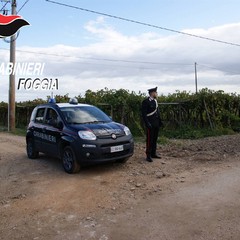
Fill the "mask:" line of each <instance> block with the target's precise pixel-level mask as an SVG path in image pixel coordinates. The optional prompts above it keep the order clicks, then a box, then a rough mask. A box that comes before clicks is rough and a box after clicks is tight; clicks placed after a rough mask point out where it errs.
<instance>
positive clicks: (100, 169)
mask: <svg viewBox="0 0 240 240" xmlns="http://www.w3.org/2000/svg"><path fill="white" fill-rule="evenodd" d="M239 143H240V135H233V136H223V137H217V138H207V139H204V140H194V141H190V140H189V141H171V143H169V144H168V145H164V146H160V147H159V152H161V153H162V159H161V160H155V161H154V162H153V163H148V162H146V161H144V144H140V143H139V144H136V147H135V154H134V156H133V157H132V158H131V160H130V161H129V162H127V163H126V164H125V165H122V164H117V163H114V164H107V165H100V166H92V167H88V168H84V169H82V171H81V172H80V173H79V174H74V175H68V174H66V173H65V172H64V171H63V170H62V167H61V164H60V162H59V160H57V159H53V158H49V157H47V156H45V155H41V156H40V158H39V159H37V160H30V159H28V158H27V157H26V153H25V141H24V138H23V137H18V136H13V135H9V134H6V133H0V181H1V185H0V239H3V240H8V239H35V240H37V239H39V240H41V239H64V240H65V239H80V240H82V239H99V240H110V239H111V240H118V239H119V240H120V239H121V240H125V239H126V240H127V239H128V240H131V239H134V240H135V239H140V240H143V239H151V240H159V239H160V240H161V239H163V240H172V239H180V240H181V239H182V240H183V239H184V240H188V239H189V240H190V239H194V240H195V239H196V240H197V239H204V240H205V239H207V240H208V239H209V240H210V239H224V240H225V239H236V240H237V239H240V208H239V206H240V201H239V198H240V187H239V185H240V174H239V171H240V161H239V160H240V144H239Z"/></svg>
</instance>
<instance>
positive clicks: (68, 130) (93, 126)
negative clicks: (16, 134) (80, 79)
mask: <svg viewBox="0 0 240 240" xmlns="http://www.w3.org/2000/svg"><path fill="white" fill-rule="evenodd" d="M26 143H27V147H26V149H27V155H28V157H29V158H31V159H34V158H37V157H38V156H39V152H42V153H46V154H49V155H51V156H54V157H58V158H60V159H61V160H62V165H63V168H64V170H65V171H66V172H67V173H76V172H78V171H79V170H80V166H82V165H85V164H89V163H98V162H105V161H118V162H122V163H124V162H126V161H127V160H128V159H129V157H131V156H132V155H133V149H134V143H133V137H132V134H131V132H130V130H129V128H128V127H126V126H124V125H122V124H119V123H116V122H114V121H112V120H111V118H110V117H108V116H107V115H106V114H105V113H104V112H102V111H101V110H100V109H98V108H97V107H95V106H92V105H88V104H79V103H78V102H77V100H76V99H71V100H70V102H69V103H58V104H56V103H55V101H52V103H48V104H42V105H39V106H37V107H35V108H34V110H33V112H32V115H31V119H30V123H29V125H28V128H27V135H26Z"/></svg>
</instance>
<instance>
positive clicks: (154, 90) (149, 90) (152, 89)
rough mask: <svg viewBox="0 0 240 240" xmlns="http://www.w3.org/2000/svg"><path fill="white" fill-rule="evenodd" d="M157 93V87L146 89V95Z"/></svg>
mask: <svg viewBox="0 0 240 240" xmlns="http://www.w3.org/2000/svg"><path fill="white" fill-rule="evenodd" d="M151 92H157V87H155V88H150V89H148V93H151Z"/></svg>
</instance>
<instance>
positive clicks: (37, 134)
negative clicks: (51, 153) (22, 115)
mask: <svg viewBox="0 0 240 240" xmlns="http://www.w3.org/2000/svg"><path fill="white" fill-rule="evenodd" d="M45 111H46V108H45V107H39V108H38V109H37V111H36V115H35V118H34V124H33V125H32V126H31V131H32V133H33V137H34V138H33V139H34V146H35V149H36V151H39V152H42V151H43V147H42V139H43V131H42V129H43V123H44V116H45Z"/></svg>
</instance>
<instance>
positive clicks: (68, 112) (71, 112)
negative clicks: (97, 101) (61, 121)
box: [61, 106, 111, 124]
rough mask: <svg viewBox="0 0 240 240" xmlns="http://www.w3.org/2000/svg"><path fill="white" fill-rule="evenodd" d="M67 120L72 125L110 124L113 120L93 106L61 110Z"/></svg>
mask: <svg viewBox="0 0 240 240" xmlns="http://www.w3.org/2000/svg"><path fill="white" fill-rule="evenodd" d="M61 111H62V113H63V115H64V117H65V120H66V121H67V122H68V123H72V124H82V123H96V122H110V121H111V119H110V118H109V117H108V116H107V115H106V114H105V113H104V112H102V111H101V110H100V109H98V108H96V107H93V106H84V107H83V106H81V107H74V108H73V107H69V108H68V107H65V108H62V109H61Z"/></svg>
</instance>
